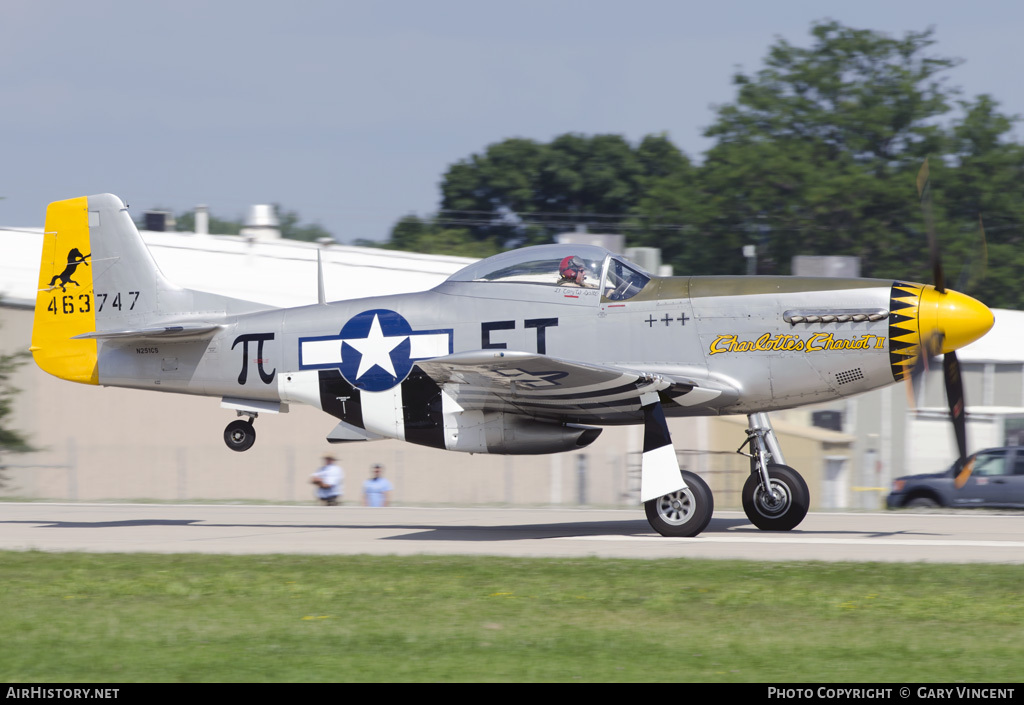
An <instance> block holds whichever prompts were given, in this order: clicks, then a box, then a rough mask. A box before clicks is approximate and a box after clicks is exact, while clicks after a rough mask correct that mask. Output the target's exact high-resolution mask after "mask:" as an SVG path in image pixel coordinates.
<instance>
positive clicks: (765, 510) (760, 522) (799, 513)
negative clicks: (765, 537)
mask: <svg viewBox="0 0 1024 705" xmlns="http://www.w3.org/2000/svg"><path fill="white" fill-rule="evenodd" d="M768 479H769V480H770V481H771V486H772V491H773V494H774V495H775V497H776V499H777V502H775V503H770V502H765V496H764V490H763V489H762V488H761V476H760V475H759V474H756V473H754V474H751V475H750V476H749V477H748V478H747V481H746V482H745V483H743V511H744V512H745V513H746V515H747V518H748V519H750V522H751V523H752V524H753V525H754V526H756V527H757V528H759V529H762V530H764V531H789V530H791V529H793V528H795V527H796V526H797V525H798V524H799V523H800V522H801V521H803V520H804V517H805V516H807V509H808V508H809V507H810V506H811V493H810V491H809V490H808V489H807V483H806V482H804V479H803V478H802V477H800V473H798V472H797V471H796V470H794V469H793V468H791V467H789V466H788V465H769V466H768Z"/></svg>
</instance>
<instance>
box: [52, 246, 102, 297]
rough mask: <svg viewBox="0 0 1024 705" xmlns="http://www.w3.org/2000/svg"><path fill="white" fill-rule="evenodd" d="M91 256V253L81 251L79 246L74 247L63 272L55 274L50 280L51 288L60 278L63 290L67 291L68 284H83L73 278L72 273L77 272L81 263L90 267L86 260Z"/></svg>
mask: <svg viewBox="0 0 1024 705" xmlns="http://www.w3.org/2000/svg"><path fill="white" fill-rule="evenodd" d="M91 256H92V255H91V254H88V255H83V254H82V253H81V252H79V251H78V248H77V247H72V248H71V252H69V253H68V266H67V267H65V268H64V271H63V272H61V273H60V274H57V275H55V276H54V277H53V279H51V280H50V288H51V289H52V288H53V285H54V284H55V283H56V281H57V280H58V279H60V290H61V291H67V289H66V288H65V287H66V286H67V285H68V284H74V285H75V286H81V284H79V283H78V282H76V281H75V280H74V279H72V278H71V275H72V274H74V273H75V270H76V269H78V265H80V264H84V265H85V266H86V267H88V266H89V263H88V262H86V261H85V260H87V259H89V257H91Z"/></svg>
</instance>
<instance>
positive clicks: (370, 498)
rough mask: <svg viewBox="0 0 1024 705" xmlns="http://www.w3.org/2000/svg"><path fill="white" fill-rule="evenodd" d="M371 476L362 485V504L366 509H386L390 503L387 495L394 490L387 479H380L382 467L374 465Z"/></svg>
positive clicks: (382, 471)
mask: <svg viewBox="0 0 1024 705" xmlns="http://www.w3.org/2000/svg"><path fill="white" fill-rule="evenodd" d="M371 471H372V475H371V477H370V479H369V480H367V481H366V482H364V483H363V504H365V505H366V506H367V507H386V506H388V504H389V502H390V498H389V496H388V495H389V493H390V492H391V490H393V489H395V488H394V487H393V486H392V485H391V482H389V481H388V479H387V478H385V477H382V475H383V473H384V466H383V465H374V466H373V468H371Z"/></svg>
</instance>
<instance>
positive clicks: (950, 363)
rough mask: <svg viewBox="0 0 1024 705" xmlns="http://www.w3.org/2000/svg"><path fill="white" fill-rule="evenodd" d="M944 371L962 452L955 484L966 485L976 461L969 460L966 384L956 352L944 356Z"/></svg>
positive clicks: (947, 392) (953, 419) (959, 450)
mask: <svg viewBox="0 0 1024 705" xmlns="http://www.w3.org/2000/svg"><path fill="white" fill-rule="evenodd" d="M942 371H943V374H944V377H945V379H946V400H947V401H948V402H949V417H950V419H951V420H952V421H953V431H954V433H955V434H956V446H957V451H958V452H959V453H960V456H959V459H960V462H959V466H960V468H961V470H960V473H959V474H958V475H957V477H956V480H955V481H954V483H953V484H954V485H955V486H956V488H957V489H960V488H961V487H963V486H964V483H966V482H967V478H968V477H970V475H971V470H972V469H973V466H974V463H969V462H968V461H967V416H966V413H965V410H964V385H963V380H962V379H961V377H960V361H959V360H958V359H957V357H956V353H955V352H948V353H946V354H945V355H944V356H943V358H942Z"/></svg>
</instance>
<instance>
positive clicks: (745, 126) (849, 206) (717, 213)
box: [700, 21, 957, 276]
mask: <svg viewBox="0 0 1024 705" xmlns="http://www.w3.org/2000/svg"><path fill="white" fill-rule="evenodd" d="M811 34H812V36H813V37H814V40H815V41H814V44H813V45H812V46H811V47H809V48H801V47H797V46H794V45H791V44H789V43H788V42H786V41H785V40H779V41H778V42H777V43H776V44H775V45H774V46H773V47H772V48H771V49H770V50H769V53H768V57H767V58H766V60H765V67H764V68H763V69H761V70H760V71H758V72H757V73H756V74H754V75H746V74H743V73H739V74H737V75H736V76H735V78H734V82H735V84H736V86H737V87H738V96H737V99H736V102H735V103H733V104H729V105H725V106H722V107H720V108H718V111H717V119H716V121H715V123H714V124H713V125H712V126H711V127H710V128H709V129H708V130H707V132H706V133H705V134H706V136H708V137H713V138H715V140H716V143H715V145H714V146H713V147H712V148H711V149H710V150H709V151H708V153H707V159H706V160H705V163H704V165H703V167H702V168H701V174H700V176H701V185H702V189H703V191H704V194H705V197H706V198H708V199H709V200H710V201H711V202H713V203H715V204H716V205H717V207H716V208H715V209H714V212H712V213H710V214H709V215H710V216H711V217H713V218H714V219H715V222H714V223H713V224H714V226H715V228H716V229H719V230H730V231H732V232H738V233H743V235H744V236H745V237H746V238H747V241H748V242H749V243H750V244H756V245H758V247H759V249H760V250H761V257H762V262H765V263H766V264H767V269H768V270H769V271H777V272H779V273H785V272H788V267H789V262H790V260H791V258H792V257H793V255H796V254H845V255H857V256H860V257H861V261H862V264H863V268H864V270H865V273H867V274H869V275H871V274H875V275H879V276H899V275H900V274H899V273H900V272H901V273H902V276H906V274H907V262H908V261H912V262H915V263H916V264H917V267H918V269H919V270H921V271H923V270H924V269H925V266H924V265H925V259H924V253H925V252H926V251H927V248H926V247H925V246H924V245H923V240H922V238H921V233H920V229H921V216H920V209H919V206H918V203H917V199H916V194H915V192H914V183H915V182H914V177H915V175H916V173H917V170H918V168H919V166H920V164H921V162H922V160H923V159H924V158H925V157H926V156H928V155H929V154H931V155H941V154H944V153H945V148H946V145H947V142H948V140H947V136H946V133H945V132H944V130H943V129H942V128H941V127H940V125H939V118H941V117H943V116H945V115H946V113H947V112H948V111H949V110H950V101H951V92H950V91H949V90H948V89H946V88H945V87H944V86H943V84H942V82H941V80H940V78H941V77H940V74H941V73H942V72H943V71H946V70H948V69H949V68H951V67H953V66H955V65H956V63H957V62H956V61H955V60H952V59H944V58H934V57H931V56H929V55H928V54H927V50H928V48H929V47H930V46H931V45H932V44H933V40H932V37H931V31H926V32H920V33H915V32H909V33H907V34H906V35H905V36H904V37H902V38H899V39H894V38H890V37H888V36H886V35H884V34H880V33H877V32H873V31H870V30H859V29H851V28H847V27H843V26H841V25H839V24H838V23H836V22H831V21H829V22H823V23H820V24H817V25H815V26H813V27H812V29H811ZM765 256H767V261H766V260H765ZM736 260H737V265H738V263H739V258H738V257H737V258H736ZM897 269H898V270H899V271H898V272H897V271H896V270H897Z"/></svg>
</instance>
